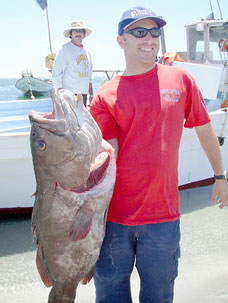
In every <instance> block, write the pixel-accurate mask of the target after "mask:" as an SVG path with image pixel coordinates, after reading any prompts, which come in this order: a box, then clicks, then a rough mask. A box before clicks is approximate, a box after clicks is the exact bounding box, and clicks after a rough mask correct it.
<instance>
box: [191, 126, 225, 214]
mask: <svg viewBox="0 0 228 303" xmlns="http://www.w3.org/2000/svg"><path fill="white" fill-rule="evenodd" d="M195 130H196V133H197V136H198V138H199V140H200V143H201V145H202V147H203V149H204V151H205V153H206V155H207V158H208V160H209V162H210V164H211V167H212V169H213V171H214V174H215V175H221V174H223V173H224V167H223V161H222V154H221V150H220V147H219V143H218V138H217V136H216V133H215V131H214V129H213V127H212V125H211V123H207V124H205V125H202V126H197V127H195ZM218 198H219V200H218V203H221V204H220V206H219V207H220V208H223V207H225V206H226V205H227V203H228V192H227V181H226V180H216V181H215V183H214V186H213V195H212V204H215V203H216V201H217V199H218Z"/></svg>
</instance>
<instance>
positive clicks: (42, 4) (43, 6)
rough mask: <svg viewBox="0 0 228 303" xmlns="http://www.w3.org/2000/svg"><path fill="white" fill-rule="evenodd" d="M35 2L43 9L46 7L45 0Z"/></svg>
mask: <svg viewBox="0 0 228 303" xmlns="http://www.w3.org/2000/svg"><path fill="white" fill-rule="evenodd" d="M36 2H37V3H38V4H39V6H40V7H41V8H42V9H43V10H45V9H46V8H47V6H48V5H47V0H36Z"/></svg>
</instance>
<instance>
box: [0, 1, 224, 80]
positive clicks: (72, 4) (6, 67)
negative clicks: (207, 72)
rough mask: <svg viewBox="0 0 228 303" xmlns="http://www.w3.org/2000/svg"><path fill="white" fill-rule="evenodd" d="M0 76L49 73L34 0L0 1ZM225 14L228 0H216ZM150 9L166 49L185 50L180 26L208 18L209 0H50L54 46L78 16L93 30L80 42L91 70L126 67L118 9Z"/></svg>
mask: <svg viewBox="0 0 228 303" xmlns="http://www.w3.org/2000/svg"><path fill="white" fill-rule="evenodd" d="M0 1H1V3H2V5H1V11H0V36H1V46H0V50H1V56H0V78H7V77H16V78H19V77H20V76H21V74H22V71H24V72H26V71H30V70H31V71H32V73H33V75H34V76H50V74H49V72H48V70H47V68H45V56H47V55H48V54H49V53H50V46H49V39H48V26H47V17H46V11H43V10H42V9H41V8H40V6H39V5H38V4H37V2H36V0H14V1H4V5H3V0H0ZM217 2H218V0H211V4H212V9H213V12H214V15H215V18H216V19H219V18H220V11H219V8H218V4H217ZM219 3H220V7H221V10H222V17H223V19H228V1H227V0H220V1H219ZM135 6H143V7H146V8H150V9H152V10H153V11H154V12H155V13H156V14H157V15H159V16H162V17H163V18H164V19H165V20H166V21H167V25H166V26H165V40H166V50H167V51H185V50H186V30H185V27H184V25H186V24H189V23H193V22H197V21H200V20H201V19H206V17H207V16H208V15H209V14H210V13H211V6H210V1H209V0H191V1H186V0H174V1H173V2H171V1H170V0H162V1H153V0H114V1H110V0H97V1H94V0H81V1H77V0H64V1H63V0H48V17H49V24H50V35H51V46H52V51H53V52H56V51H57V50H58V49H59V48H60V47H61V45H62V44H64V43H66V42H68V41H69V38H65V37H64V36H63V32H64V30H66V29H68V28H70V26H71V22H74V21H82V22H83V23H84V26H85V27H87V28H89V29H91V30H92V31H93V32H92V34H91V35H90V36H89V37H87V38H85V40H84V41H83V44H84V46H85V47H87V49H88V50H89V51H90V53H91V56H92V60H93V68H94V69H114V70H118V69H120V70H123V69H124V66H125V64H124V55H123V51H122V49H121V48H120V47H119V46H118V44H117V42H116V36H117V27H118V22H119V20H120V18H121V15H122V13H123V12H124V11H125V10H127V9H129V8H132V7H135Z"/></svg>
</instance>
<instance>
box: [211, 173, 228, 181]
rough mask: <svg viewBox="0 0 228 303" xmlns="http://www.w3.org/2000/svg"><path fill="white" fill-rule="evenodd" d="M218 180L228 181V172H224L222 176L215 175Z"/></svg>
mask: <svg viewBox="0 0 228 303" xmlns="http://www.w3.org/2000/svg"><path fill="white" fill-rule="evenodd" d="M214 177H215V179H216V180H222V179H223V180H228V172H227V171H224V173H223V174H222V175H214Z"/></svg>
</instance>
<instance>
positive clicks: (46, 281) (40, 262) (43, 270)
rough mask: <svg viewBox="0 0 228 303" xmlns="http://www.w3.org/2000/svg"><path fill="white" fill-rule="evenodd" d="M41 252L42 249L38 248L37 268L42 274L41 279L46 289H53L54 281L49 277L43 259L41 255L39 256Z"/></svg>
mask: <svg viewBox="0 0 228 303" xmlns="http://www.w3.org/2000/svg"><path fill="white" fill-rule="evenodd" d="M39 250H40V248H38V252H37V255H36V266H37V269H38V272H39V274H40V277H41V279H42V281H43V283H44V285H45V286H46V287H51V286H52V285H53V283H52V280H51V279H50V278H49V276H48V273H47V270H46V266H45V264H44V261H43V258H41V257H40V255H39Z"/></svg>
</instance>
